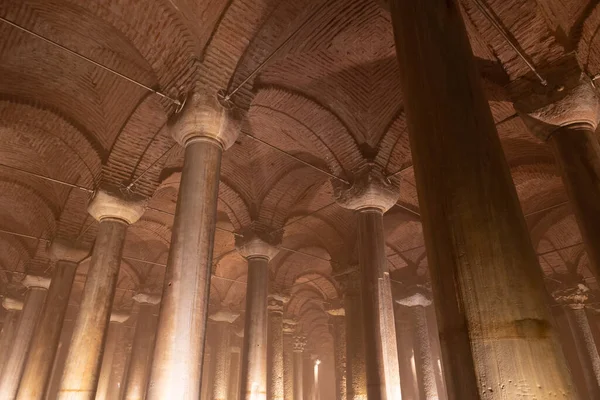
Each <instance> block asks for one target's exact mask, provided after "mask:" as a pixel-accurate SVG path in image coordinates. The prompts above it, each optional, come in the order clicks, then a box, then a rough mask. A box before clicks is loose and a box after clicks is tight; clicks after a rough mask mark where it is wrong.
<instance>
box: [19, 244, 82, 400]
mask: <svg viewBox="0 0 600 400" xmlns="http://www.w3.org/2000/svg"><path fill="white" fill-rule="evenodd" d="M87 255H88V251H86V250H83V249H79V248H76V247H73V246H71V245H70V244H68V243H67V242H64V241H60V240H55V241H54V242H53V243H52V245H51V247H50V256H51V258H52V259H53V260H54V262H55V264H54V272H53V274H52V281H51V282H50V288H49V289H48V296H47V298H46V301H45V303H44V307H43V308H42V311H41V315H40V320H39V322H38V323H37V326H36V328H35V331H34V333H33V338H32V339H31V348H30V350H29V354H28V356H27V361H26V362H25V368H24V370H23V376H22V378H21V383H20V385H19V391H18V394H17V399H19V400H42V399H44V398H45V396H46V389H47V388H48V383H49V381H50V375H51V374H52V367H53V365H54V358H55V357H56V352H57V350H58V344H59V342H60V333H61V331H62V327H63V320H64V318H65V314H66V312H67V306H68V305H69V297H70V295H71V288H72V287H73V279H74V278H75V270H76V269H77V264H79V262H80V261H81V260H83V259H84V258H85V257H87Z"/></svg>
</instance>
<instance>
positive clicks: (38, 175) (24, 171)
mask: <svg viewBox="0 0 600 400" xmlns="http://www.w3.org/2000/svg"><path fill="white" fill-rule="evenodd" d="M0 167H3V168H8V169H12V170H14V171H18V172H21V173H23V174H26V175H30V176H34V177H36V178H40V179H44V180H47V181H49V182H54V183H58V184H60V185H65V186H69V187H72V188H75V189H79V190H82V191H84V192H88V193H93V192H94V191H93V190H92V189H88V188H86V187H83V186H79V185H75V184H73V183H69V182H65V181H61V180H58V179H54V178H50V177H48V176H45V175H40V174H36V173H35V172H30V171H26V170H24V169H21V168H17V167H11V166H10V165H5V164H0Z"/></svg>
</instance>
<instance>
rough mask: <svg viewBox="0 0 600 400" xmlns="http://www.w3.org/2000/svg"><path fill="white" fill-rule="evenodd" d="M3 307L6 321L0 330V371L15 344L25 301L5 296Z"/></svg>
mask: <svg viewBox="0 0 600 400" xmlns="http://www.w3.org/2000/svg"><path fill="white" fill-rule="evenodd" d="M2 307H4V309H5V310H6V313H5V315H4V323H3V324H2V331H1V332H0V373H2V369H3V368H4V365H5V364H6V360H7V359H8V356H9V354H10V349H11V348H12V346H13V343H14V338H15V332H16V331H17V326H18V323H19V314H20V312H21V310H22V309H23V302H21V301H19V300H15V299H12V298H10V297H5V298H3V299H2Z"/></svg>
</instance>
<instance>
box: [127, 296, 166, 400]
mask: <svg viewBox="0 0 600 400" xmlns="http://www.w3.org/2000/svg"><path fill="white" fill-rule="evenodd" d="M133 300H134V301H136V302H137V303H139V305H140V306H139V312H138V317H137V322H136V325H135V334H134V337H133V345H132V348H131V356H130V357H129V368H128V369H127V377H126V379H125V385H124V389H125V391H124V396H123V398H124V399H125V400H143V399H145V398H146V390H147V388H148V378H149V376H150V365H151V364H152V358H151V357H152V351H153V350H154V339H155V337H156V322H157V317H158V309H157V308H158V304H160V297H159V296H156V295H151V294H147V293H138V294H136V295H135V296H133Z"/></svg>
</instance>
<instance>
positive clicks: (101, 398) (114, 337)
mask: <svg viewBox="0 0 600 400" xmlns="http://www.w3.org/2000/svg"><path fill="white" fill-rule="evenodd" d="M128 319H129V314H127V313H122V312H116V311H115V312H112V313H111V314H110V320H109V323H108V333H107V334H106V344H105V345H104V351H103V353H102V364H101V365H100V376H99V378H98V388H97V389H96V397H95V400H109V399H111V398H112V394H113V393H114V391H115V390H117V388H115V387H114V386H113V385H112V377H113V365H114V360H115V352H116V350H117V346H118V344H119V341H120V340H121V339H122V336H123V324H124V323H125V322H126V321H127V320H128Z"/></svg>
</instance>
